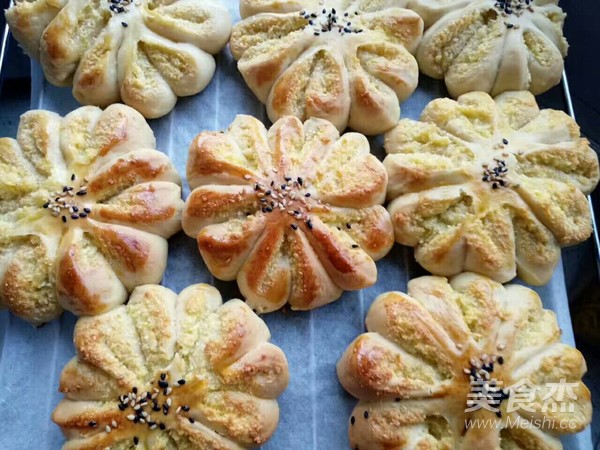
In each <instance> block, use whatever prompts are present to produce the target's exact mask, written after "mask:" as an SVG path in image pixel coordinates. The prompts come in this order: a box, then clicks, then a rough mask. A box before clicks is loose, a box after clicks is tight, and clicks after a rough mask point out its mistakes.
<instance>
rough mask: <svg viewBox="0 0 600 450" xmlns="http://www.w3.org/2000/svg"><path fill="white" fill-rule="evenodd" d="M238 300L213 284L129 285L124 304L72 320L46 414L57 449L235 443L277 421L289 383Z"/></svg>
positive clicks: (265, 333)
mask: <svg viewBox="0 0 600 450" xmlns="http://www.w3.org/2000/svg"><path fill="white" fill-rule="evenodd" d="M269 338H270V333H269V329H268V328H267V326H266V324H265V323H264V322H263V321H262V320H260V319H259V318H258V317H257V316H256V314H254V313H253V312H252V311H251V310H250V308H249V307H248V306H246V305H245V304H244V303H243V302H242V301H240V300H231V301H229V302H227V303H225V304H223V301H222V299H221V295H220V294H219V291H217V290H216V289H215V288H213V287H212V286H208V285H205V284H197V285H194V286H190V287H189V288H187V289H185V290H184V291H183V292H182V293H181V294H179V296H177V295H176V294H175V293H174V292H173V291H171V290H169V289H167V288H164V287H162V286H156V285H147V286H141V287H138V288H136V289H135V290H134V291H133V293H132V294H131V299H130V301H129V303H128V304H127V306H120V307H119V308H116V309H114V310H112V311H110V312H107V313H105V314H102V315H100V316H95V317H85V318H81V319H79V321H78V322H77V325H76V326H75V337H74V341H75V348H76V350H77V356H76V357H75V358H73V359H72V360H71V361H70V362H69V363H67V365H66V366H65V368H64V369H63V372H62V376H61V379H60V391H61V392H63V393H64V394H65V397H66V398H65V399H64V400H62V401H61V402H60V404H59V405H58V406H57V408H56V409H55V411H54V413H53V415H52V419H53V420H54V422H56V423H57V424H58V425H59V426H60V427H61V428H62V430H63V432H64V434H65V437H66V438H67V442H66V444H65V445H64V447H63V448H64V449H69V450H75V449H82V450H83V449H89V450H91V449H129V448H145V449H153V450H154V449H187V450H190V449H198V450H240V449H243V448H251V447H257V446H259V445H261V444H263V443H264V442H266V441H267V440H268V439H269V438H270V437H271V435H272V434H273V433H274V431H275V429H276V428H277V424H278V422H279V407H278V405H277V400H276V399H277V397H278V396H279V395H280V394H281V393H282V392H283V391H284V390H285V388H286V387H287V384H288V379H289V373H288V365H287V361H286V358H285V355H284V354H283V352H282V351H281V350H280V349H279V347H276V346H275V345H273V344H271V343H269V342H268V341H269Z"/></svg>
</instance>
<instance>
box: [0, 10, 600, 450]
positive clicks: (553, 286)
mask: <svg viewBox="0 0 600 450" xmlns="http://www.w3.org/2000/svg"><path fill="white" fill-rule="evenodd" d="M226 3H227V5H228V6H229V8H230V11H231V13H232V17H233V18H234V20H235V21H237V20H239V14H238V11H237V3H238V2H237V0H229V1H227V2H226ZM0 56H1V55H0ZM0 69H1V61H0ZM31 76H32V96H31V98H32V101H31V108H32V109H35V108H44V109H49V110H52V111H55V112H57V113H59V114H61V115H65V114H67V113H68V112H70V111H71V110H73V109H75V108H77V107H78V106H79V105H78V104H77V103H76V102H75V100H74V99H73V98H72V96H71V93H70V90H69V89H64V88H63V89H60V88H56V87H54V86H51V85H49V84H48V83H47V82H46V81H45V80H44V77H43V74H42V71H41V68H40V67H39V66H38V65H37V64H35V63H32V70H31ZM564 86H565V87H566V88H568V84H567V83H566V79H565V84H564ZM445 95H446V91H445V89H444V87H443V83H441V82H437V81H434V80H430V79H427V78H422V80H421V82H420V85H419V88H418V89H417V91H416V92H415V94H414V95H413V96H412V97H411V98H410V99H409V100H408V101H407V102H405V103H404V104H403V105H402V116H403V117H410V118H415V119H416V118H418V117H419V115H420V113H421V111H422V109H423V107H424V106H425V105H426V104H427V103H428V102H429V101H430V100H432V99H433V98H436V97H442V96H445ZM565 95H566V97H567V98H569V97H568V89H566V90H565ZM224 99H225V101H223V100H224ZM567 103H568V102H567ZM236 114H250V115H254V116H256V117H258V118H259V119H261V120H263V121H264V122H265V123H268V119H267V118H266V114H265V110H264V107H263V106H262V105H261V104H260V103H259V102H258V101H257V100H256V99H255V97H254V96H253V94H252V93H251V92H250V90H249V89H248V88H247V87H246V85H245V83H244V81H243V79H242V77H241V76H240V74H239V72H238V71H237V69H236V63H235V61H233V59H232V57H231V55H230V53H229V51H228V50H227V49H226V50H224V51H223V52H222V53H221V54H220V55H218V57H217V73H216V75H215V78H214V80H213V81H212V83H211V84H210V86H209V87H208V88H207V89H206V90H205V91H204V92H203V93H201V94H199V95H197V96H194V97H191V98H185V99H180V100H179V102H178V104H177V106H176V108H175V109H174V110H173V112H171V114H169V115H168V116H166V117H164V118H162V119H159V120H155V121H151V122H150V124H151V126H152V128H153V130H154V133H155V134H156V138H157V148H158V149H160V150H162V151H164V152H165V153H166V154H168V155H169V156H170V157H171V159H172V160H173V162H174V164H175V166H176V167H177V169H178V171H179V172H180V173H181V174H185V163H186V159H187V150H188V146H189V143H190V142H191V141H192V139H193V138H194V136H195V135H196V134H198V133H199V132H200V131H202V130H220V129H223V128H226V127H227V126H228V125H229V124H230V123H231V122H232V120H233V119H234V118H235V116H236ZM371 143H372V151H373V152H374V153H375V154H376V155H377V156H378V157H379V158H383V156H384V151H383V148H382V139H381V137H379V138H375V139H371ZM188 194H189V186H187V184H186V183H185V181H184V195H185V196H187V195H188ZM378 269H379V280H380V281H379V282H378V283H377V284H376V285H375V286H373V287H371V288H368V289H365V290H363V291H359V292H348V293H345V294H344V295H343V297H342V298H341V300H339V301H337V302H335V303H333V304H331V305H328V306H325V307H323V308H320V309H317V310H315V311H311V312H283V311H279V312H276V313H273V314H269V315H266V316H263V318H264V320H265V321H266V322H267V324H268V326H269V328H270V330H271V333H272V336H273V338H272V340H273V342H274V343H275V344H276V345H278V346H280V347H281V348H282V349H283V350H284V351H285V353H286V355H287V358H288V362H289V367H290V374H291V380H290V385H289V387H288V389H287V390H286V392H285V393H284V394H283V395H282V396H281V397H280V401H279V405H280V410H281V411H280V412H281V419H280V423H279V428H278V429H277V432H276V433H275V435H274V436H273V437H272V439H271V440H270V441H269V442H268V443H267V444H266V445H265V446H264V448H265V449H268V450H283V449H285V450H311V449H312V450H317V449H335V450H337V449H346V448H348V440H347V420H348V416H349V415H350V412H351V411H352V408H353V407H354V405H355V403H356V400H355V399H354V398H352V397H351V396H349V395H348V394H347V393H345V391H344V390H343V389H342V387H341V386H340V385H339V383H338V381H337V376H336V373H335V364H336V362H337V360H338V358H339V357H340V356H341V355H342V353H343V351H344V350H345V348H346V347H347V345H348V344H349V343H350V342H351V341H352V340H353V339H354V338H355V337H356V336H357V335H358V334H360V333H362V332H364V330H365V328H364V316H365V313H366V311H367V310H368V308H369V306H370V305H371V303H372V301H373V300H374V299H375V297H376V296H377V295H379V294H381V293H382V292H386V291H389V290H405V289H406V283H407V281H408V280H409V279H411V278H414V277H416V276H420V275H423V274H424V273H425V272H424V271H423V269H421V268H420V267H419V266H418V265H417V264H416V263H415V262H414V258H413V250H412V249H410V248H406V247H401V246H399V245H396V246H395V247H394V248H393V250H392V251H391V253H390V254H389V255H388V256H387V257H386V258H385V259H384V260H382V261H380V262H379V263H378ZM202 282H203V283H210V284H213V285H215V286H217V287H218V288H219V289H220V290H221V292H222V293H223V296H224V298H226V299H229V298H234V297H238V296H239V292H238V291H237V287H236V284H235V283H225V282H221V281H218V280H215V279H214V278H213V277H212V276H211V274H210V272H209V271H208V270H207V269H206V267H205V265H204V263H203V262H202V260H201V258H200V256H199V254H198V251H197V247H196V243H195V241H194V240H192V239H190V238H188V237H186V236H185V235H183V233H180V234H178V235H176V236H175V237H173V238H172V239H171V240H170V252H169V262H168V266H167V270H166V273H165V276H164V280H163V284H164V285H165V286H167V287H169V288H171V289H173V290H175V291H176V292H179V291H181V290H182V289H183V288H185V287H186V286H188V285H189V284H193V283H202ZM535 290H536V291H537V292H538V293H539V294H540V296H541V297H542V299H543V301H544V306H545V307H546V308H549V309H552V310H554V311H555V312H556V314H557V317H558V322H559V325H560V327H561V328H562V330H563V341H564V342H566V343H569V344H571V345H574V337H573V329H572V325H571V318H570V315H569V307H568V301H567V292H566V288H565V280H564V274H563V266H562V262H561V263H559V265H558V267H557V269H556V272H555V274H554V276H553V277H552V280H551V281H550V283H549V284H548V285H546V286H544V287H541V288H535ZM75 321H76V318H75V317H74V316H72V315H71V314H69V313H66V314H64V315H63V316H62V317H61V318H60V319H59V320H56V321H54V322H51V323H48V324H46V325H45V326H44V327H42V328H40V329H34V328H32V327H31V326H30V325H29V324H27V323H25V322H23V321H22V320H20V319H17V318H16V317H14V316H12V315H10V314H8V313H7V312H6V311H4V312H0V410H1V411H2V419H1V420H0V450H23V449H33V448H39V449H57V448H60V446H61V445H62V443H63V442H64V440H63V437H62V434H61V432H60V430H59V429H58V427H56V426H55V425H54V424H53V423H52V422H51V420H50V414H51V411H52V409H53V408H54V407H55V406H56V404H57V403H58V402H59V401H60V399H61V397H62V396H61V395H60V394H59V393H58V392H57V386H58V379H59V376H60V372H61V369H62V367H63V366H64V364H65V363H66V362H67V361H68V360H69V359H70V358H71V357H72V356H73V355H74V348H73V344H72V332H73V326H74V324H75ZM563 444H564V446H565V449H567V450H588V449H591V448H592V444H591V432H590V428H589V427H588V428H587V429H586V430H585V431H584V432H582V433H580V434H578V435H575V436H568V437H566V438H564V439H563Z"/></svg>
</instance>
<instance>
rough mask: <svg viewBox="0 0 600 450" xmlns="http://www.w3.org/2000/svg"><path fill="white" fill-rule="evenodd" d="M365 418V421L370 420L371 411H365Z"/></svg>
mask: <svg viewBox="0 0 600 450" xmlns="http://www.w3.org/2000/svg"><path fill="white" fill-rule="evenodd" d="M364 416H365V419H368V418H369V411H365V414H364Z"/></svg>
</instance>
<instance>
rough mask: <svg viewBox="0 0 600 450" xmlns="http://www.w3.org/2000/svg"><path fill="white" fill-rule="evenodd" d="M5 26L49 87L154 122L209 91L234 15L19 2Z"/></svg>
mask: <svg viewBox="0 0 600 450" xmlns="http://www.w3.org/2000/svg"><path fill="white" fill-rule="evenodd" d="M6 20H7V23H8V24H9V26H10V29H11V31H12V33H13V35H14V36H15V38H16V39H17V41H18V42H19V43H20V44H21V46H22V47H23V49H24V50H25V51H26V53H27V54H28V55H29V56H31V57H32V58H34V59H36V60H39V61H40V63H41V65H42V68H43V70H44V73H45V75H46V78H47V79H48V81H49V82H50V83H52V84H54V85H57V86H72V87H73V95H74V96H75V98H76V99H77V100H78V101H79V102H80V103H82V104H85V105H96V106H101V107H106V106H109V105H111V104H113V103H117V102H123V103H125V104H127V105H129V106H131V107H133V108H135V109H137V110H138V111H139V112H141V113H142V114H143V115H144V116H145V117H146V118H152V119H154V118H157V117H161V116H164V115H165V114H167V113H169V112H170V111H171V110H172V109H173V107H174V106H175V103H176V102H177V98H178V97H183V96H189V95H194V94H197V93H198V92H200V91H202V90H204V88H205V87H206V86H207V85H208V83H209V82H210V80H211V79H212V77H213V74H214V72H215V61H214V58H213V56H212V55H214V54H216V53H218V52H219V51H220V50H221V49H222V48H223V47H225V45H226V44H227V41H228V40H229V35H230V33H231V18H230V16H229V12H228V11H227V9H226V8H225V7H223V6H222V5H221V4H219V3H218V2H215V1H208V0H176V1H164V2H163V1H154V0H91V1H83V0H33V1H30V0H17V1H16V2H15V5H14V6H13V7H11V8H10V9H8V10H7V11H6Z"/></svg>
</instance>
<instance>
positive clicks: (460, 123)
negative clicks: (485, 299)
mask: <svg viewBox="0 0 600 450" xmlns="http://www.w3.org/2000/svg"><path fill="white" fill-rule="evenodd" d="M385 149H386V151H387V152H388V154H389V155H388V156H387V158H386V159H385V161H384V165H385V166H386V169H387V171H388V175H389V179H390V181H389V187H388V198H389V199H390V200H393V201H392V202H391V203H390V204H389V206H388V211H389V212H390V214H391V216H392V221H393V223H394V227H395V234H396V240H397V241H398V242H399V243H401V244H404V245H408V246H411V247H415V257H416V259H417V261H418V262H419V263H420V264H421V265H422V266H423V267H424V268H425V269H427V270H428V271H429V272H431V273H433V274H435V275H455V274H458V273H460V272H464V271H472V272H477V273H482V274H484V275H487V276H489V277H491V278H493V279H495V280H496V281H500V282H506V281H509V280H511V279H512V278H514V277H515V275H517V274H518V275H519V276H520V277H521V278H522V279H523V280H524V281H526V282H527V283H530V284H534V285H540V284H545V283H547V282H548V281H549V280H550V277H551V276H552V272H553V270H554V267H555V266H556V264H557V262H558V260H559V257H560V247H561V246H567V245H573V244H577V243H580V242H582V241H584V240H586V239H587V238H588V237H589V236H590V234H591V232H592V226H591V218H590V212H589V207H588V203H587V201H586V198H585V195H584V194H589V193H590V192H591V191H592V190H593V189H594V188H595V186H596V184H597V183H598V175H599V174H598V157H597V155H596V153H595V152H594V151H593V150H592V149H591V148H590V146H589V143H588V141H587V140H585V139H583V138H581V137H580V134H579V127H578V126H577V124H576V123H575V121H574V120H573V119H572V118H570V117H569V116H567V115H566V114H565V113H563V112H561V111H555V110H550V109H545V110H541V111H540V109H539V108H538V106H537V104H536V102H535V98H534V97H533V95H532V94H530V93H529V92H526V91H521V92H506V93H504V94H502V95H500V96H498V97H496V98H495V99H492V98H491V97H490V96H489V95H487V94H485V93H481V92H474V93H471V94H465V95H463V96H461V97H460V98H459V99H458V101H454V100H450V99H437V100H434V101H432V102H431V103H429V105H427V107H426V108H425V110H424V111H423V114H422V116H421V121H414V120H407V119H405V120H401V121H400V123H399V124H398V126H397V127H396V128H394V129H393V130H392V131H390V132H389V133H388V134H387V135H386V139H385Z"/></svg>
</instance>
